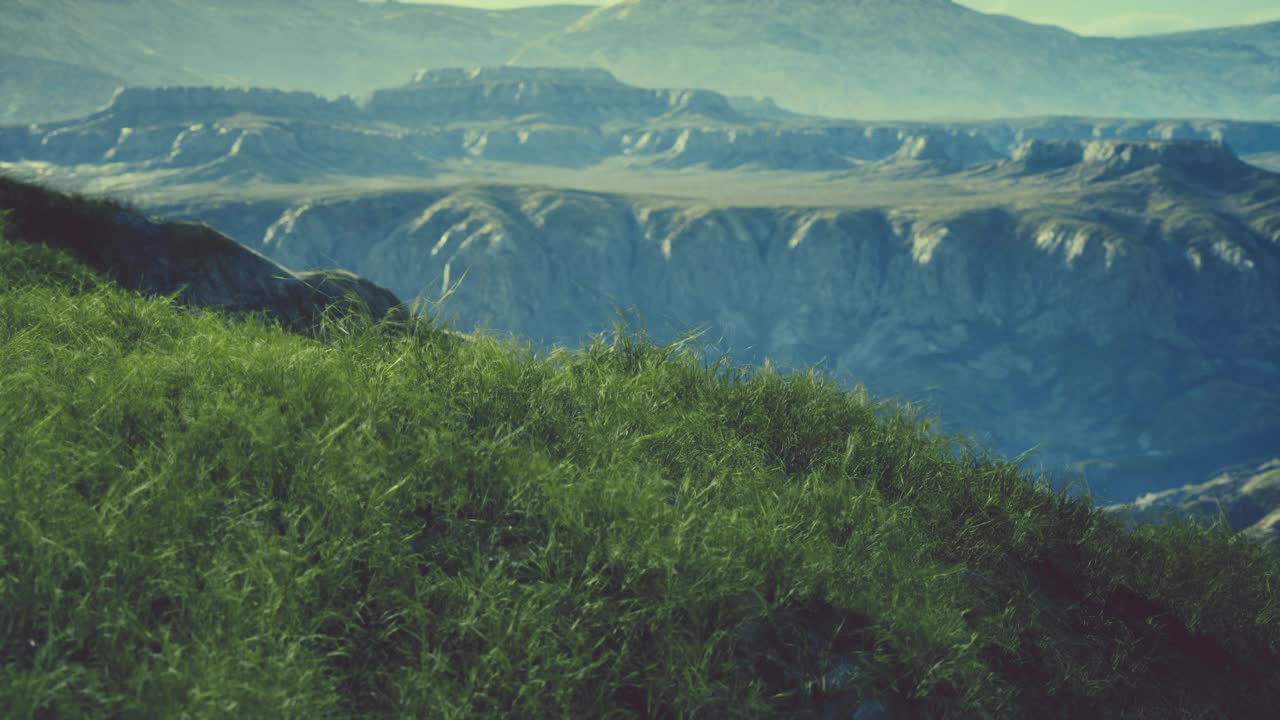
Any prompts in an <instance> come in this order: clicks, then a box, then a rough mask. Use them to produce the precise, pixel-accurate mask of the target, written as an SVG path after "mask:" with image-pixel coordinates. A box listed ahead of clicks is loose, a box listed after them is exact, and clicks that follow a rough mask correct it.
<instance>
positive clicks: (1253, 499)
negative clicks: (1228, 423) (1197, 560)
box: [1106, 459, 1280, 543]
mask: <svg viewBox="0 0 1280 720" xmlns="http://www.w3.org/2000/svg"><path fill="white" fill-rule="evenodd" d="M1106 509H1107V510H1108V511H1110V512H1112V513H1115V514H1116V515H1118V516H1121V517H1124V518H1126V519H1128V520H1130V521H1132V522H1143V523H1147V522H1161V521H1163V520H1167V519H1169V518H1191V519H1194V520H1198V521H1201V522H1206V523H1213V522H1216V521H1217V520H1218V519H1219V517H1221V518H1223V519H1224V520H1225V521H1226V524H1227V526H1228V527H1230V528H1231V529H1232V530H1235V531H1237V532H1239V533H1241V534H1242V535H1244V536H1245V537H1248V538H1252V539H1255V540H1260V541H1262V542H1267V543H1275V542H1276V541H1280V459H1278V460H1271V461H1269V462H1266V463H1263V464H1262V465H1260V466H1257V467H1237V468H1232V469H1229V470H1226V471H1224V472H1222V473H1221V474H1219V475H1217V476H1215V477H1214V478H1213V479H1212V480H1209V481H1208V482H1204V483H1198V484H1195V485H1186V486H1183V487H1180V488H1174V489H1172V490H1164V491H1161V492H1156V493H1148V494H1146V495H1143V496H1141V497H1139V498H1138V499H1137V500H1135V501H1134V502H1132V503H1128V504H1121V505H1113V506H1110V507H1108V508H1106Z"/></svg>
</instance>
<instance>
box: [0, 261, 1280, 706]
mask: <svg viewBox="0 0 1280 720" xmlns="http://www.w3.org/2000/svg"><path fill="white" fill-rule="evenodd" d="M431 330H432V328H431V324H430V322H428V321H423V322H422V323H421V324H420V326H418V325H415V326H412V327H411V328H410V331H409V332H405V331H404V330H403V328H400V327H397V328H394V329H389V327H388V326H387V325H385V324H384V325H379V324H375V323H372V322H370V321H368V320H367V319H361V318H360V317H351V316H347V317H338V316H336V315H335V316H334V317H332V318H330V319H329V320H328V321H327V322H326V323H325V325H324V326H323V327H322V328H321V331H320V332H319V333H318V334H316V335H315V336H312V337H304V336H299V335H296V334H290V333H288V332H285V331H284V330H282V329H281V328H280V327H279V326H277V325H273V324H269V323H267V322H265V321H263V320H261V319H257V318H250V319H248V320H245V321H234V320H231V319H229V318H227V317H225V316H222V315H217V314H214V313H210V312H205V311H196V310H182V309H180V308H178V307H176V306H175V305H174V303H172V302H170V301H166V300H164V299H144V298H142V297H140V296H137V295H134V294H131V293H128V292H125V291H123V290H121V289H120V288H118V287H115V286H113V285H112V284H111V283H109V282H106V281H102V280H101V279H99V278H97V277H96V276H93V275H92V274H91V273H87V272H85V271H82V269H79V270H78V269H77V268H76V266H75V265H74V263H73V261H71V260H70V259H69V258H68V257H67V256H66V255H63V254H61V253H59V252H56V251H54V250H51V249H49V248H45V247H41V246H34V245H17V244H9V243H4V242H0V707H3V708H5V709H6V715H7V716H9V717H15V718H23V717H81V716H85V717H178V716H189V717H439V718H451V717H456V718H474V717H529V718H540V717H604V718H612V717H617V718H621V717H726V718H728V717H744V718H754V717H823V716H833V715H832V714H833V713H835V712H837V711H839V712H842V713H847V714H848V715H852V709H853V708H856V707H858V704H859V703H861V702H864V701H871V700H878V701H880V702H882V703H883V704H885V705H886V706H887V707H888V708H889V709H890V712H891V716H892V717H894V718H895V719H896V718H915V717H920V718H924V717H929V718H933V717H938V718H975V717H992V718H1004V717H1027V716H1031V715H1036V716H1039V717H1045V718H1081V717H1131V718H1167V717H1204V718H1209V717H1231V718H1250V717H1264V716H1265V714H1264V713H1265V710H1266V709H1267V708H1274V707H1276V706H1280V673H1277V672H1275V670H1276V669H1277V667H1278V665H1277V657H1278V655H1280V616H1278V613H1280V603H1278V602H1277V591H1278V590H1277V589H1278V588H1280V582H1278V581H1280V560H1277V558H1276V556H1275V554H1274V553H1272V552H1270V551H1268V550H1267V549H1265V548H1263V547H1261V546H1258V545H1255V544H1251V543H1248V542H1244V541H1242V540H1239V539H1237V538H1235V537H1233V536H1231V535H1230V534H1229V533H1227V532H1225V531H1223V530H1222V529H1221V528H1217V529H1206V528H1203V527H1200V526H1197V525H1194V524H1191V523H1174V524H1172V525H1168V526H1162V527H1150V528H1142V529H1141V530H1140V531H1139V532H1136V533H1130V532H1127V531H1125V530H1124V529H1123V528H1122V527H1120V526H1119V524H1118V523H1117V522H1115V521H1113V520H1111V519H1109V518H1107V517H1105V516H1103V515H1102V513H1101V512H1100V511H1099V510H1097V509H1095V508H1094V507H1093V506H1092V505H1091V504H1090V503H1089V502H1088V500H1087V499H1083V498H1069V497H1066V496H1064V495H1061V494H1055V493H1053V492H1052V491H1051V490H1050V489H1049V488H1048V486H1047V484H1045V483H1043V482H1037V481H1036V480H1035V479H1034V478H1028V477H1026V476H1025V475H1024V474H1023V473H1022V472H1021V471H1020V469H1019V468H1018V467H1016V466H1014V465H1011V464H1009V463H1006V462H1003V461H1001V460H999V459H996V458H991V457H986V456H985V455H983V454H982V453H981V452H980V451H978V450H975V449H966V450H964V451H962V452H959V453H957V452H954V451H953V445H954V443H955V438H948V437H943V436H939V435H936V434H934V433H932V432H931V431H930V430H929V429H928V427H927V425H926V424H924V423H922V422H920V421H919V420H918V419H916V418H914V417H913V416H911V415H910V414H909V413H907V412H905V411H904V410H903V409H901V408H898V407H896V406H894V405H892V404H888V403H882V402H877V401H874V400H872V399H870V398H868V397H866V396H865V395H864V394H860V393H849V392H845V391H843V390H841V389H840V388H839V387H838V386H837V385H835V384H834V383H832V382H829V381H827V380H826V379H825V378H824V377H822V376H821V375H820V374H817V373H810V374H798V375H783V374H780V373H777V372H775V371H773V370H771V369H764V370H756V371H752V370H747V369H744V368H740V367H736V366H734V365H732V364H731V363H730V362H729V361H728V360H727V359H722V360H720V361H719V362H715V363H706V362H704V361H703V360H702V359H701V354H700V353H699V352H697V350H696V348H691V349H683V348H681V347H680V346H676V345H668V346H660V345H656V344H654V343H651V342H649V341H648V340H646V339H645V338H644V337H643V335H637V334H634V333H630V332H628V331H626V330H625V329H623V328H620V329H619V330H618V331H617V332H616V333H614V335H613V336H612V337H606V336H602V337H599V338H596V339H595V340H594V341H592V342H591V343H590V344H588V345H587V346H585V347H583V348H581V349H578V350H564V349H561V350H556V351H555V352H552V353H550V354H549V355H536V354H534V353H533V352H531V351H530V350H529V348H528V347H527V346H521V345H518V344H516V343H513V342H508V341H499V340H497V339H494V338H489V337H483V336H482V337H477V338H473V339H472V340H470V341H468V342H456V341H450V340H448V339H447V337H446V336H444V335H443V334H442V333H439V332H433V331H431Z"/></svg>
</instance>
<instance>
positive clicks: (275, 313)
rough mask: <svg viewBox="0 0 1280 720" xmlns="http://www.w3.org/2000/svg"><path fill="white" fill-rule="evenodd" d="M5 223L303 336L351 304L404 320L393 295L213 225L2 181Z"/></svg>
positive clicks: (131, 277) (105, 267) (116, 275)
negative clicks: (280, 258) (282, 256)
mask: <svg viewBox="0 0 1280 720" xmlns="http://www.w3.org/2000/svg"><path fill="white" fill-rule="evenodd" d="M0 213H3V215H0V221H2V222H3V226H4V228H5V229H6V231H7V233H8V235H9V236H10V237H12V238H15V239H21V240H25V241H27V242H35V243H41V244H43V245H47V246H50V247H54V248H59V249H63V250H67V251H69V252H71V253H72V254H73V255H74V256H75V257H76V258H78V259H79V260H80V261H81V262H83V263H85V264H86V265H88V266H89V267H92V268H93V269H94V270H97V271H99V272H102V273H105V274H106V275H108V276H109V277H111V278H112V279H113V280H115V281H116V282H118V283H119V284H120V285H121V286H123V287H126V288H129V289H132V290H137V291H140V292H143V293H147V294H152V295H173V296H174V298H175V299H176V300H178V301H179V302H181V303H183V304H186V305H192V306H195V307H212V308H218V309H220V310H223V311H227V312H235V313H263V314H265V315H266V316H268V317H270V318H272V319H274V320H277V321H279V322H281V323H283V324H285V325H287V326H290V327H294V328H297V329H310V328H314V327H315V326H317V325H318V324H319V323H320V321H321V318H322V317H323V316H324V314H325V309H326V308H327V307H329V306H331V305H334V304H342V305H345V304H347V303H348V302H349V301H352V300H354V302H355V303H356V304H357V305H359V306H361V307H362V308H363V309H364V310H367V311H368V312H369V313H370V314H371V315H372V316H373V317H374V318H382V317H384V316H386V315H387V314H388V313H389V312H391V311H393V310H396V311H397V312H400V313H403V312H404V311H405V309H404V308H403V307H402V306H401V303H400V301H399V300H398V299H397V298H396V297H395V295H393V294H391V292H389V291H388V290H386V289H385V288H382V287H379V286H377V285H375V284H374V283H371V282H369V281H367V280H364V279H362V278H359V277H356V276H355V275H352V274H350V273H346V272H343V271H333V270H330V271H323V270H316V269H311V271H309V272H302V273H292V272H290V271H288V270H286V269H285V268H283V267H281V266H280V265H278V264H276V263H274V262H272V261H270V260H268V259H267V258H265V257H263V256H262V255H260V254H258V253H257V252H254V251H253V250H250V249H248V248H246V247H244V246H243V245H240V244H239V243H237V242H235V241H234V240H231V239H230V238H228V237H226V236H224V235H221V234H219V233H217V232H216V231H214V230H212V229H211V228H209V227H208V226H207V225H197V224H192V223H163V224H162V223H157V222H153V221H152V220H150V219H149V218H147V217H146V216H145V215H143V214H142V213H141V212H138V211H136V210H133V209H130V208H127V207H124V206H121V205H118V204H115V203H112V202H103V201H94V200H90V199H86V198H80V197H69V196H66V195H63V194H60V193H56V192H52V191H49V190H47V189H45V188H42V187H39V186H35V185H29V184H26V183H21V182H17V181H14V180H10V179H8V178H4V177H0ZM351 296H354V297H351Z"/></svg>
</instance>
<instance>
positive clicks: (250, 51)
mask: <svg viewBox="0 0 1280 720" xmlns="http://www.w3.org/2000/svg"><path fill="white" fill-rule="evenodd" d="M586 9H587V8H585V7H579V6H572V5H557V6H545V7H539V8H530V9H523V10H513V11H504V12H497V11H485V10H479V9H475V8H464V7H455V6H449V5H416V4H401V3H375V4H370V3H363V2H356V1H355V0H274V1H273V2H260V1H259V0H218V1H217V2H197V1H196V0H146V1H145V2H143V1H134V0H125V1H123V2H104V1H102V0H6V2H5V3H4V20H3V22H0V47H3V48H5V51H6V52H9V53H15V54H19V55H23V56H26V57H30V58H35V59H43V60H52V61H61V62H67V63H73V64H76V65H80V66H83V67H88V68H93V69H95V70H96V71H101V72H106V73H110V74H112V75H114V76H117V77H120V78H123V79H124V80H125V81H126V82H127V83H129V84H132V85H200V84H203V85H230V86H262V87H273V88H280V89H286V90H302V89H305V90H310V91H312V92H318V93H322V94H326V95H330V96H336V95H339V94H344V93H351V94H360V93H366V92H369V91H371V90H372V89H373V88H375V87H383V86H387V85H390V84H392V83H394V82H397V81H399V80H401V79H402V78H404V77H405V76H406V75H408V74H409V73H410V72H412V71H413V70H414V69H415V68H419V67H428V66H439V65H458V64H462V65H483V64H496V63H500V62H501V61H502V60H504V59H505V58H506V57H507V56H508V55H510V54H511V52H512V49H513V48H516V47H519V46H520V45H522V44H523V43H525V42H527V41H529V40H531V39H533V38H536V37H539V36H541V35H543V34H546V33H550V32H552V31H555V30H558V29H560V28H562V27H564V26H566V25H568V24H569V23H571V22H573V21H574V20H575V19H576V18H578V17H580V16H581V15H582V13H583V12H584V11H585V10H586Z"/></svg>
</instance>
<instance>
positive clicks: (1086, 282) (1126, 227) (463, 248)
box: [168, 141, 1280, 499]
mask: <svg viewBox="0 0 1280 720" xmlns="http://www.w3.org/2000/svg"><path fill="white" fill-rule="evenodd" d="M956 177H957V178H958V179H957V180H956V182H957V183H958V184H959V185H963V186H965V187H967V188H969V191H970V192H971V193H972V192H975V191H976V188H980V187H983V186H984V185H986V186H987V187H988V189H987V190H986V191H985V192H983V193H980V194H976V195H972V196H971V197H969V198H967V199H965V198H963V197H955V196H952V197H948V198H947V199H946V200H945V201H942V200H933V201H930V200H927V199H919V198H916V199H904V200H903V201H902V202H901V203H899V204H896V205H889V206H878V207H877V206H871V207H864V208H854V207H846V208H840V207H821V208H820V207H812V206H811V207H804V206H802V205H790V206H773V207H770V206H758V207H735V206H732V205H729V206H718V205H716V204H713V203H707V202H704V201H698V200H693V199H679V198H672V197H666V198H663V197H644V196H634V195H632V196H618V195H602V194H596V193H587V192H580V191H564V190H554V189H547V188H537V187H520V186H511V187H498V186H470V187H459V188H454V189H447V188H446V189H439V190H432V191H403V192H382V193H378V194H375V195H358V196H350V197H348V198H337V199H325V200H315V201H312V202H298V201H283V202H281V201H271V202H265V203H255V202H252V201H249V202H209V201H205V202H200V201H195V202H191V203H187V204H184V205H182V206H173V207H170V208H169V209H168V212H172V213H175V214H176V215H178V216H187V217H200V218H204V219H207V220H208V221H210V222H212V223H213V224H214V225H216V226H218V227H220V228H222V229H223V230H224V231H227V232H229V233H231V234H232V235H234V236H236V237H238V238H240V239H241V240H242V241H244V242H247V243H249V244H250V245H252V246H254V247H257V248H260V249H261V250H262V251H263V252H264V253H266V254H267V255H269V256H271V257H273V258H276V259H277V260H279V261H280V262H283V263H285V264H286V265H290V266H296V267H310V266H313V265H326V266H331V265H335V264H337V265H341V266H344V267H351V268H353V269H354V270H356V271H358V272H360V273H361V274H364V275H367V276H369V277H372V278H375V279H376V280H378V281H379V282H382V283H385V284H386V285H387V286H388V287H390V288H392V289H393V290H394V291H396V292H397V293H398V294H400V295H401V296H402V297H417V296H420V295H424V296H426V297H427V298H434V297H436V296H438V295H440V294H442V293H443V292H444V291H445V290H446V289H448V288H452V287H453V286H454V285H455V284H456V285H458V287H456V288H455V289H454V292H453V294H452V296H451V298H450V300H449V301H448V304H447V305H446V306H445V310H446V313H447V314H448V315H450V316H451V317H453V318H454V319H455V320H456V321H457V323H458V325H459V326H460V327H462V328H468V329H469V328H471V327H476V326H480V327H489V328H494V329H499V330H507V331H511V332H514V333H516V334H518V335H520V336H522V337H527V338H530V339H532V340H534V341H538V342H557V341H558V342H569V343H572V342H575V341H577V340H578V339H580V338H581V337H583V336H585V335H587V334H589V333H592V332H598V331H600V330H602V329H604V328H606V327H607V326H608V324H609V322H610V321H611V319H612V316H613V308H614V307H615V306H617V307H621V308H634V309H636V310H638V311H639V313H640V315H641V317H642V319H643V320H645V321H646V323H647V324H648V326H649V327H650V328H651V329H653V330H654V331H656V332H657V333H658V334H659V336H660V337H669V336H671V335H672V334H674V333H675V332H677V331H680V330H683V329H687V328H690V327H695V326H699V325H705V326H706V327H707V328H708V332H709V337H710V338H712V339H719V340H720V341H721V344H722V346H723V347H730V348H732V349H733V350H734V352H735V355H736V356H738V357H743V358H747V359H752V360H756V361H759V360H761V359H763V358H765V357H769V358H772V359H773V360H775V361H776V362H779V363H781V364H783V365H787V366H803V365H808V364H811V363H815V362H820V361H822V362H824V364H825V367H826V368H827V369H829V370H830V371H832V372H834V373H836V374H837V376H839V377H841V378H843V379H844V380H846V381H850V380H853V381H860V382H864V383H866V385H867V386H868V387H869V388H870V389H871V390H872V391H873V392H876V393H877V394H883V395H889V396H894V397H899V398H902V399H907V400H914V401H919V402H921V403H923V404H924V406H925V407H926V409H927V410H928V411H930V412H937V413H940V414H941V417H942V419H943V420H944V423H945V426H946V427H948V428H950V429H960V430H965V431H968V432H973V433H978V434H979V438H980V440H982V441H984V442H991V443H993V444H994V445H995V446H996V447H997V448H999V449H1000V450H1001V451H1002V452H1007V453H1010V454H1016V453H1019V452H1022V451H1024V450H1028V449H1031V448H1033V447H1034V448H1038V455H1037V456H1036V458H1035V460H1034V461H1033V462H1036V463H1042V464H1043V465H1044V466H1045V467H1049V468H1063V467H1074V468H1075V469H1076V470H1077V471H1081V472H1084V473H1085V478H1086V479H1087V481H1088V482H1089V483H1090V485H1091V487H1092V488H1093V490H1094V491H1095V492H1098V493H1099V494H1100V495H1102V496H1103V497H1104V498H1109V499H1126V498H1132V497H1134V496H1135V495H1137V494H1139V493H1141V492H1147V491H1151V490H1158V489H1164V488H1168V487H1172V486H1175V485H1178V484H1185V483H1190V482H1193V481H1198V480H1200V479H1201V478H1203V477H1205V476H1207V475H1208V474H1209V473H1211V472H1213V471H1214V470H1215V469H1216V468H1218V467H1221V466H1223V465H1227V464H1234V463H1236V462H1239V461H1240V459H1241V458H1253V457H1263V456H1269V455H1270V454H1272V453H1274V450H1275V438H1276V437H1278V436H1280V425H1277V423H1278V422H1280V417H1278V416H1277V414H1276V412H1275V408H1276V407H1277V405H1278V404H1280V395H1277V391H1276V388H1277V387H1280V366H1278V365H1277V363H1276V362H1275V358H1276V357H1280V177H1278V176H1275V175H1270V174H1266V173H1263V172H1261V171H1258V170H1256V169H1253V168H1251V167H1249V166H1248V165H1245V164H1243V163H1241V162H1240V161H1239V160H1237V159H1236V158H1235V157H1234V156H1232V155H1231V154H1230V152H1229V151H1228V150H1227V149H1225V148H1223V147H1222V146H1214V145H1207V144H1194V143H1124V142H1114V141H1094V142H1090V143H1067V142H1064V143H1058V144H1049V143H1043V142H1040V143H1029V144H1028V145H1026V146H1025V147H1024V148H1023V150H1022V151H1020V152H1019V153H1017V154H1016V155H1015V158H1013V159H1011V160H1008V161H1005V162H1002V163H997V164H993V165H986V166H982V167H981V168H979V169H977V170H974V171H970V172H968V173H965V174H961V175H959V176H956ZM708 181H711V180H710V179H708ZM1005 183H1015V184H1014V185H1007V186H1006V185H1004V184H1005ZM1000 187H1006V189H1005V190H1004V191H1000V190H999V188H1000ZM1014 187H1017V188H1021V190H1020V191H1016V192H1015V191H1014V190H1013V189H1011V188H1014ZM1002 192H1003V194H1002ZM272 218H275V220H274V221H272ZM356 238H358V240H357V239H356Z"/></svg>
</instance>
